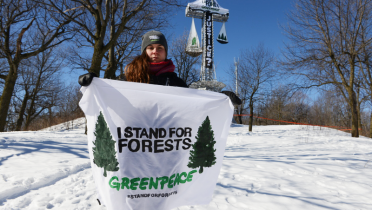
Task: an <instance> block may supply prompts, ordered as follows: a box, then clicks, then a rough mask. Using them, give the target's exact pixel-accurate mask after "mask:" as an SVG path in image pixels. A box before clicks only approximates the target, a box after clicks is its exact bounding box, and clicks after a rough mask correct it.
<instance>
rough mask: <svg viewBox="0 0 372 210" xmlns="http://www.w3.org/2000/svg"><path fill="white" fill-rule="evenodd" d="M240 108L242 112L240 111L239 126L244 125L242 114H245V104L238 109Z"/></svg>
mask: <svg viewBox="0 0 372 210" xmlns="http://www.w3.org/2000/svg"><path fill="white" fill-rule="evenodd" d="M239 108H240V111H239V116H238V118H239V124H241V125H242V124H243V120H242V114H243V104H242V105H240V107H238V109H239Z"/></svg>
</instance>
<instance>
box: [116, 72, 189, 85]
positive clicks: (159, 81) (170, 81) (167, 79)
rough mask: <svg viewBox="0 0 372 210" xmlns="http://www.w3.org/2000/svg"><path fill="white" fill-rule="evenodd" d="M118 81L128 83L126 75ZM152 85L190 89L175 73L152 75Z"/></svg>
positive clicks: (121, 76)
mask: <svg viewBox="0 0 372 210" xmlns="http://www.w3.org/2000/svg"><path fill="white" fill-rule="evenodd" d="M118 80H121V81H127V80H126V78H125V76H124V75H120V76H119V77H118ZM149 83H150V84H152V85H164V86H176V87H186V88H187V87H188V86H187V84H186V83H185V82H184V81H183V80H182V79H181V78H179V77H178V76H177V74H176V73H174V72H165V73H163V74H160V75H158V76H155V75H152V74H150V82H149Z"/></svg>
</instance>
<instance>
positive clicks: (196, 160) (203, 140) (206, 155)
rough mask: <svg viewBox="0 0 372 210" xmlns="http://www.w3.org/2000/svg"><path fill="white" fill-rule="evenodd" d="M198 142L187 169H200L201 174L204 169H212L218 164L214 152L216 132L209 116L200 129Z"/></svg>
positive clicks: (194, 146)
mask: <svg viewBox="0 0 372 210" xmlns="http://www.w3.org/2000/svg"><path fill="white" fill-rule="evenodd" d="M195 138H196V142H195V143H194V144H193V145H192V150H190V157H189V163H188V164H187V167H189V168H197V167H200V169H199V173H200V174H201V173H203V167H211V166H212V165H214V164H215V163H216V155H215V154H214V152H215V151H216V149H214V144H215V143H216V141H215V140H214V132H213V130H212V126H211V122H210V120H209V117H208V116H207V117H206V118H205V120H204V121H203V123H202V124H201V126H200V127H199V129H198V134H197V135H196V137H195Z"/></svg>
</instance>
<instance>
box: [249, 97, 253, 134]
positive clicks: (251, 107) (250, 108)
mask: <svg viewBox="0 0 372 210" xmlns="http://www.w3.org/2000/svg"><path fill="white" fill-rule="evenodd" d="M249 114H250V116H249V132H252V125H253V101H252V99H251V100H250V102H249Z"/></svg>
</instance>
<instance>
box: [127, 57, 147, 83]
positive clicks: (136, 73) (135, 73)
mask: <svg viewBox="0 0 372 210" xmlns="http://www.w3.org/2000/svg"><path fill="white" fill-rule="evenodd" d="M150 62H151V60H150V57H149V56H148V55H147V53H146V50H144V51H143V52H142V54H141V55H139V56H136V57H135V58H134V59H133V61H132V62H130V63H129V64H128V65H127V66H126V67H125V78H126V80H127V81H130V82H140V83H149V82H150V75H149V71H148V70H149V63H150Z"/></svg>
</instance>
